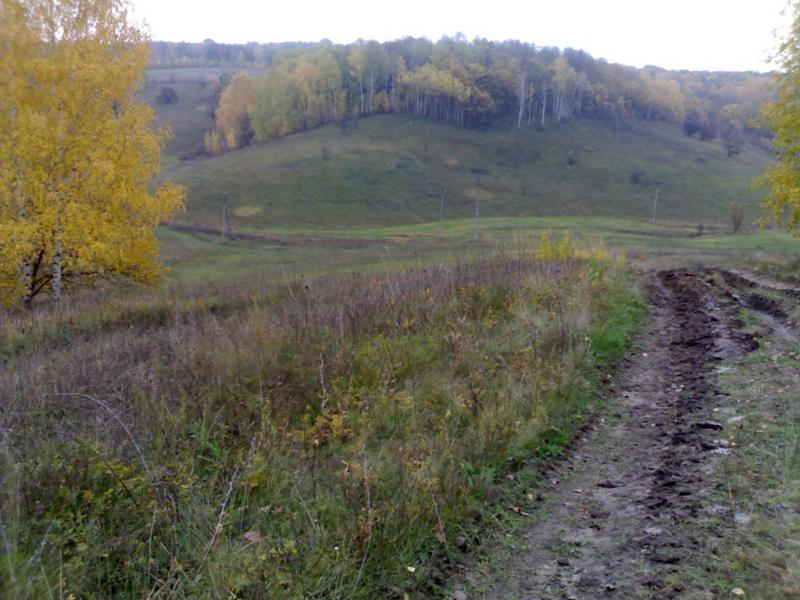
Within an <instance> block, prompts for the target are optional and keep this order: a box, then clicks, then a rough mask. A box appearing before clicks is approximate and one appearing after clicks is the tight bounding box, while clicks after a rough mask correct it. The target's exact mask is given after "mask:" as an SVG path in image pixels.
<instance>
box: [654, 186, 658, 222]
mask: <svg viewBox="0 0 800 600" xmlns="http://www.w3.org/2000/svg"><path fill="white" fill-rule="evenodd" d="M658 191H659V188H656V195H655V197H654V198H653V223H655V222H656V210H657V209H658Z"/></svg>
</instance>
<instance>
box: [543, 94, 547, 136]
mask: <svg viewBox="0 0 800 600" xmlns="http://www.w3.org/2000/svg"><path fill="white" fill-rule="evenodd" d="M546 114H547V88H545V89H544V93H543V95H542V129H544V118H545V115H546Z"/></svg>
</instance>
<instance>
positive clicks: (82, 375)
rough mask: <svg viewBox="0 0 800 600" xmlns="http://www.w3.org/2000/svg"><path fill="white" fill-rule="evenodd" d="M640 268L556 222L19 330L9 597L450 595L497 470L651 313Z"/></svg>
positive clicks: (5, 427) (9, 474) (537, 442)
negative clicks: (54, 336) (35, 336)
mask: <svg viewBox="0 0 800 600" xmlns="http://www.w3.org/2000/svg"><path fill="white" fill-rule="evenodd" d="M629 286H630V282H629V281H627V280H626V279H625V275H624V273H623V272H622V270H621V269H620V268H618V267H616V266H615V265H614V264H613V262H612V261H610V260H609V259H608V257H607V256H606V255H605V253H603V252H600V251H596V250H595V251H588V252H585V251H579V250H576V249H575V248H573V247H572V246H571V244H570V243H569V242H568V241H567V240H557V239H553V238H551V237H548V236H545V238H544V241H543V242H542V243H541V245H540V247H539V248H538V251H537V252H531V251H530V250H529V249H528V248H526V247H523V246H517V247H510V248H508V249H507V250H506V251H505V252H503V253H500V254H493V255H490V256H485V257H482V258H479V259H477V260H474V261H470V262H455V263H453V264H447V265H443V266H439V267H426V268H424V269H415V270H411V271H404V272H397V273H390V274H385V275H352V276H350V277H330V278H325V279H321V280H315V281H309V282H303V281H299V282H297V281H295V282H291V283H288V284H287V285H286V286H285V287H284V288H283V289H281V290H279V291H276V292H275V295H274V296H273V297H271V298H264V297H261V296H259V295H258V294H256V293H254V292H253V293H252V295H251V297H250V299H249V301H248V300H247V293H246V292H244V291H242V293H241V294H240V295H237V296H236V297H235V301H231V302H230V306H235V309H231V310H226V311H219V310H208V311H204V310H180V309H178V308H176V307H179V306H181V305H180V303H176V304H175V305H174V306H172V308H170V306H166V307H165V308H163V309H158V310H155V311H153V312H152V314H151V317H152V318H148V317H147V316H146V315H147V312H146V311H145V310H144V308H141V309H137V312H136V314H137V315H140V317H141V318H140V319H138V320H135V321H131V322H130V323H129V325H128V326H125V327H120V326H114V327H109V328H106V329H105V330H103V329H98V330H97V331H95V332H94V334H93V335H74V336H72V337H70V338H69V339H67V340H65V341H63V343H61V344H58V345H56V346H53V345H51V344H49V343H42V344H34V345H31V346H25V347H21V348H18V349H17V351H16V354H14V355H13V356H11V357H10V358H8V363H7V365H6V369H5V370H4V371H3V372H2V373H0V394H2V401H3V406H4V411H3V413H2V415H0V434H2V435H0V461H2V462H0V467H1V468H0V475H1V476H2V483H3V485H2V492H0V509H1V510H2V512H0V514H1V515H2V523H0V526H2V533H3V538H2V541H3V546H2V556H0V579H2V580H3V581H4V582H6V583H7V585H6V586H5V587H4V591H3V593H4V594H5V595H6V596H7V597H14V598H40V597H48V595H49V596H53V597H55V596H61V597H67V596H69V594H74V596H75V597H81V598H105V597H142V596H147V597H162V596H164V597H166V596H169V597H192V598H196V597H209V598H211V597H213V598H218V597H241V598H270V597H273V598H283V597H306V598H374V597H393V596H394V597H399V598H402V597H403V596H404V595H405V594H408V595H410V596H416V595H419V594H425V595H428V594H436V593H437V592H438V591H441V590H443V589H444V580H445V578H446V575H447V573H448V571H449V569H451V568H452V565H453V556H454V555H455V554H457V553H458V552H459V551H460V549H461V548H462V547H463V544H462V543H461V542H460V541H459V540H460V538H461V537H463V535H464V533H465V532H467V531H472V530H474V528H476V527H477V528H480V527H481V524H480V523H481V520H482V518H483V516H484V515H485V514H486V510H487V507H489V506H492V505H493V503H496V501H497V490H498V485H499V482H500V481H502V479H503V478H504V476H505V475H506V474H508V473H509V472H512V471H514V470H515V469H516V468H518V465H519V464H520V463H521V462H522V461H524V460H525V459H526V458H528V457H530V456H535V455H537V454H539V455H541V454H547V453H552V452H557V451H558V448H559V447H561V446H563V444H564V443H566V440H567V439H568V436H569V432H570V431H571V430H572V428H574V427H575V426H576V424H577V423H579V422H580V415H581V414H582V413H584V412H585V410H586V408H585V407H586V402H587V400H588V399H589V398H591V397H592V395H593V394H594V393H595V391H596V385H597V373H598V372H599V371H598V367H599V366H603V367H607V366H608V363H609V362H610V361H614V360H616V359H617V358H618V357H619V356H620V353H621V352H622V351H623V349H624V347H625V344H626V340H627V339H629V337H628V336H629V335H630V330H631V329H632V327H633V326H634V324H635V321H636V319H637V315H639V314H640V313H641V310H642V307H641V301H640V300H638V298H637V296H636V295H635V294H634V293H632V292H630V291H629ZM164 311H166V316H165V314H163V313H164ZM171 311H172V312H171ZM76 318H78V317H76Z"/></svg>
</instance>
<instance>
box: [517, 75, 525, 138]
mask: <svg viewBox="0 0 800 600" xmlns="http://www.w3.org/2000/svg"><path fill="white" fill-rule="evenodd" d="M526 83H527V79H526V77H525V74H524V73H521V74H520V76H519V94H518V96H519V113H518V114H517V129H520V128H521V127H522V116H523V114H524V113H525V84H526Z"/></svg>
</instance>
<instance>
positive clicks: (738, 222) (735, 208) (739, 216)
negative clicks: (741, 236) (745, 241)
mask: <svg viewBox="0 0 800 600" xmlns="http://www.w3.org/2000/svg"><path fill="white" fill-rule="evenodd" d="M728 214H729V216H730V219H731V229H732V230H733V233H734V234H737V233H739V232H740V231H741V230H742V225H743V224H744V206H743V205H742V203H741V202H731V206H730V211H729V213H728Z"/></svg>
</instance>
